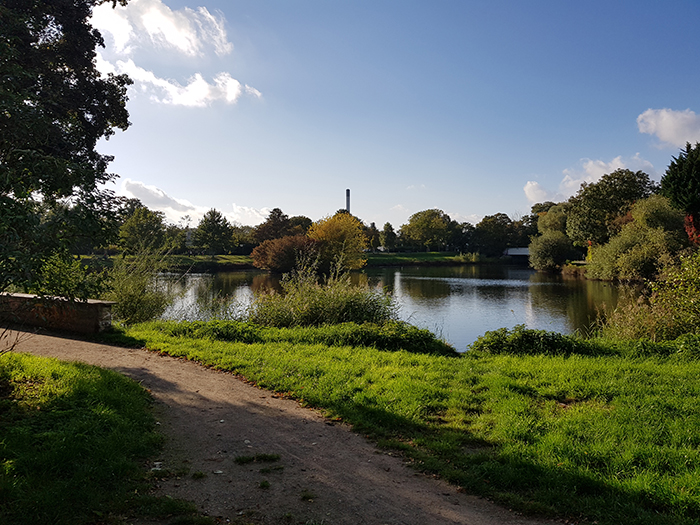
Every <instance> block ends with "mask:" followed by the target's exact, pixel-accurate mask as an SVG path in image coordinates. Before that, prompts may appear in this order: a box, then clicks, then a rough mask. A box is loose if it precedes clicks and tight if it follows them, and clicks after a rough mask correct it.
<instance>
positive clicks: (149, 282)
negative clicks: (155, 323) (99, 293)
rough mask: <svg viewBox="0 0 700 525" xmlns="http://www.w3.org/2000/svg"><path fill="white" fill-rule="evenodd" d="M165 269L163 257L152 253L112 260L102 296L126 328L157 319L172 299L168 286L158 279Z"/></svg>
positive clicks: (172, 294)
mask: <svg viewBox="0 0 700 525" xmlns="http://www.w3.org/2000/svg"><path fill="white" fill-rule="evenodd" d="M166 270H167V263H166V262H165V258H164V256H163V255H162V254H159V253H155V252H149V251H142V252H140V253H139V254H137V255H135V256H133V257H128V258H127V257H120V258H118V259H116V260H115V261H114V266H113V268H112V270H111V271H110V272H109V275H108V278H107V283H108V285H109V288H110V291H109V292H107V293H106V294H105V296H104V298H105V299H107V300H110V301H115V302H116V304H115V305H114V308H113V312H114V316H115V317H116V318H117V319H119V320H120V321H123V322H124V323H125V324H127V325H130V324H134V323H142V322H144V321H150V320H151V319H155V318H157V317H160V316H161V315H162V314H163V312H165V309H166V308H167V307H168V305H169V304H170V303H171V302H172V301H173V299H174V298H175V293H174V292H173V291H172V290H171V289H170V288H169V286H168V284H167V283H166V282H164V281H162V280H158V274H159V273H161V272H164V271H166Z"/></svg>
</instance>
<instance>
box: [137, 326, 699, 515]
mask: <svg viewBox="0 0 700 525" xmlns="http://www.w3.org/2000/svg"><path fill="white" fill-rule="evenodd" d="M165 326H167V325H163V327H165ZM167 332H168V330H167V329H163V330H161V329H160V328H159V326H158V324H150V325H140V326H136V327H133V328H131V329H130V330H129V331H128V332H127V334H128V335H129V336H131V337H133V338H136V339H139V340H142V341H146V343H147V345H148V347H149V348H152V349H154V350H160V351H163V352H166V353H169V354H171V355H175V356H182V357H186V358H188V359H192V360H196V361H198V362H201V363H203V364H205V365H209V366H212V367H216V368H220V369H225V370H231V371H235V372H236V373H238V374H241V375H243V376H245V377H246V378H248V379H249V380H252V381H254V382H256V383H257V384H258V385H259V386H261V387H263V388H267V389H270V390H275V391H279V392H285V393H287V394H288V395H290V396H293V397H295V398H297V399H299V400H301V401H302V403H305V404H307V405H309V406H315V407H318V408H320V409H323V410H325V412H326V414H327V415H328V416H329V417H332V418H339V419H342V420H345V421H347V422H348V423H351V424H352V425H354V428H355V430H356V431H358V432H361V433H363V434H365V435H368V436H370V437H371V438H373V439H374V440H376V441H377V442H378V444H379V445H380V446H382V447H387V448H391V449H394V450H399V451H402V452H403V454H404V455H405V456H406V457H408V458H410V459H411V460H412V461H413V464H414V466H415V467H416V468H418V469H420V470H423V471H426V472H430V473H436V474H439V475H440V476H442V477H443V478H444V479H446V480H448V481H450V482H452V483H455V484H457V485H460V486H461V487H464V489H466V490H467V491H469V492H471V493H474V494H479V495H483V496H486V497H490V498H493V499H494V500H496V501H499V502H501V503H502V504H505V505H508V506H509V507H510V508H517V509H520V510H522V511H526V512H531V513H536V514H541V515H548V516H559V517H567V518H572V519H577V520H578V519H584V520H588V521H590V522H594V521H596V522H598V523H599V524H611V525H612V524H618V523H626V524H636V525H642V524H650V525H651V524H669V525H671V524H674V525H686V524H687V525H690V524H694V523H698V521H699V520H700V404H698V403H697V399H698V398H699V397H700V362H699V361H698V360H697V359H696V356H697V355H698V353H700V352H698V349H697V348H696V347H698V346H699V345H698V341H686V342H684V343H683V344H681V343H680V342H679V343H677V345H680V346H683V345H685V346H684V347H683V348H680V346H674V344H670V343H669V344H666V345H653V344H651V343H638V342H637V343H629V344H621V343H620V344H616V345H608V346H607V347H606V344H607V343H604V342H601V341H598V342H594V343H591V344H592V345H593V346H592V347H586V346H585V345H584V344H583V343H582V344H581V345H579V346H576V345H573V346H570V347H567V348H566V349H565V350H564V351H558V350H557V348H556V347H557V345H559V344H566V343H565V342H562V341H560V340H558V339H557V338H549V337H545V336H543V335H542V334H539V335H538V334H533V335H529V334H520V335H519V336H517V337H521V338H523V340H526V341H530V343H528V344H530V348H529V350H527V351H526V352H524V353H522V355H518V349H517V348H515V347H512V348H510V349H509V350H508V349H506V350H508V351H507V352H506V353H498V352H492V353H489V351H490V350H488V348H485V349H484V350H483V351H481V350H474V351H471V352H469V353H467V354H465V355H463V356H462V357H447V356H440V355H434V354H416V353H409V352H406V351H401V350H399V351H394V352H387V351H385V350H380V349H376V348H371V347H364V346H352V345H344V346H329V345H326V344H305V343H303V342H300V341H291V340H288V341H284V340H280V341H275V342H273V341H269V342H249V343H246V342H229V341H222V340H219V339H212V338H202V337H195V338H191V337H187V336H186V335H179V336H174V335H170V334H169V333H167ZM506 335H507V334H506ZM511 335H512V334H511ZM507 336H508V337H511V336H509V335H507ZM537 348H539V350H537ZM586 348H587V349H586Z"/></svg>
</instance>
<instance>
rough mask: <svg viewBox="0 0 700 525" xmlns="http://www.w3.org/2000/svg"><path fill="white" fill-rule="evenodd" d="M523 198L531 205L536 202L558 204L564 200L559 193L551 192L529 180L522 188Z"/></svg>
mask: <svg viewBox="0 0 700 525" xmlns="http://www.w3.org/2000/svg"><path fill="white" fill-rule="evenodd" d="M523 191H524V192H525V197H527V200H528V201H530V202H532V203H533V204H534V203H536V202H546V201H553V202H559V201H562V200H564V199H565V197H564V196H563V195H561V194H560V193H556V192H552V191H549V190H547V189H546V188H544V187H543V186H542V185H541V184H540V183H539V182H536V181H534V180H529V181H527V183H526V184H525V187H524V188H523Z"/></svg>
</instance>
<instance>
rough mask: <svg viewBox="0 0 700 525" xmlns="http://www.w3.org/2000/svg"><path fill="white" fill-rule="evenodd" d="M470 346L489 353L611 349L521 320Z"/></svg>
mask: <svg viewBox="0 0 700 525" xmlns="http://www.w3.org/2000/svg"><path fill="white" fill-rule="evenodd" d="M469 348H470V349H471V350H476V351H478V352H484V353H487V354H513V355H534V354H544V355H570V354H581V355H598V354H605V353H609V352H608V351H607V350H605V349H604V348H603V347H602V346H599V345H597V344H595V343H594V342H590V341H585V340H583V339H579V338H577V337H575V336H570V335H563V334H560V333H558V332H547V331H546V330H531V329H528V328H526V327H525V325H522V324H521V325H517V326H515V327H513V329H512V330H509V329H507V328H499V329H498V330H493V331H490V332H486V333H485V334H484V335H482V336H480V337H479V338H478V339H477V340H476V341H474V342H473V343H472V344H471V345H470V347H469Z"/></svg>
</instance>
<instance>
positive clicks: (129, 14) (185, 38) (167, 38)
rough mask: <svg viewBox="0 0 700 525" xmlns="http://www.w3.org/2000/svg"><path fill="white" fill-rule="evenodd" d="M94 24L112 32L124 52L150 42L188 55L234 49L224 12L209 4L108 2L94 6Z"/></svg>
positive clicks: (140, 0) (138, 0)
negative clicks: (176, 5) (210, 8)
mask: <svg viewBox="0 0 700 525" xmlns="http://www.w3.org/2000/svg"><path fill="white" fill-rule="evenodd" d="M92 24H93V25H94V26H95V27H96V28H97V29H99V30H100V31H102V32H103V33H107V34H109V35H111V37H112V38H113V40H114V47H115V49H116V50H117V51H118V52H120V53H131V52H133V50H134V48H136V47H147V46H153V47H155V48H157V49H160V50H163V49H166V50H171V51H176V52H178V53H182V54H184V55H186V56H204V54H205V49H207V48H212V49H213V50H214V52H215V53H216V54H217V55H219V56H221V55H227V54H229V53H231V51H232V50H233V44H231V42H229V40H228V36H227V34H226V28H225V19H224V17H223V14H221V13H216V15H213V14H211V13H210V12H209V11H208V10H207V8H206V7H198V8H197V9H196V10H194V9H190V8H189V7H185V8H183V9H180V10H177V11H173V10H172V9H170V8H169V7H168V6H167V5H165V4H164V3H163V2H162V1H161V0H131V2H129V4H128V5H127V6H126V7H122V6H117V7H116V8H112V5H111V4H110V3H109V2H106V3H104V4H102V5H100V6H98V7H96V8H95V9H93V15H92Z"/></svg>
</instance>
